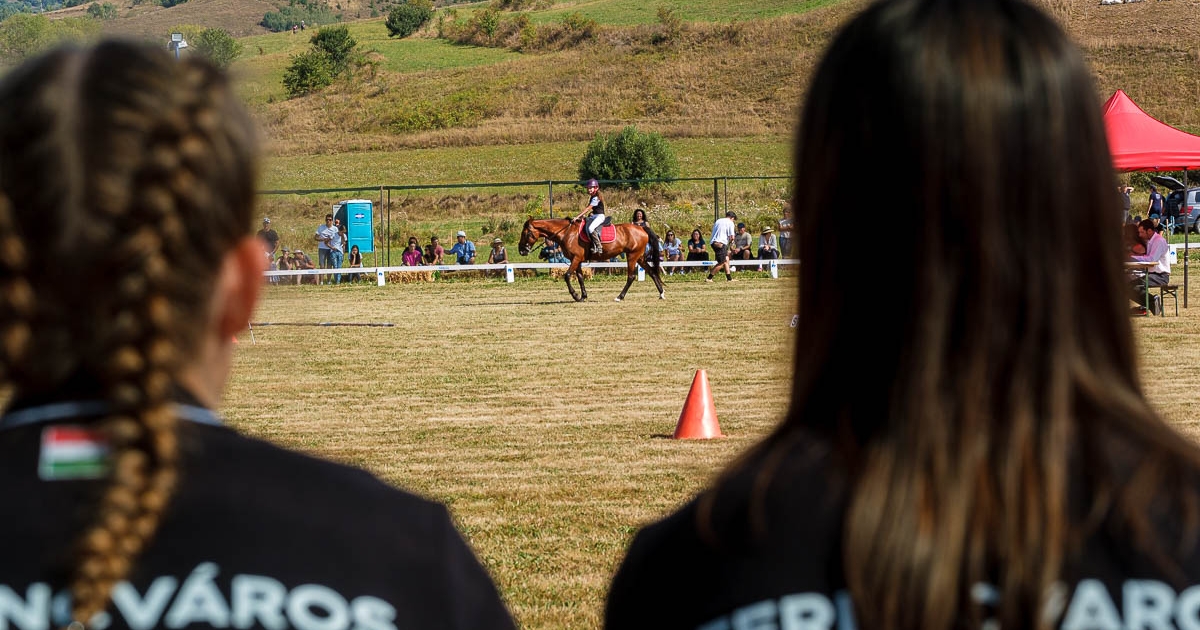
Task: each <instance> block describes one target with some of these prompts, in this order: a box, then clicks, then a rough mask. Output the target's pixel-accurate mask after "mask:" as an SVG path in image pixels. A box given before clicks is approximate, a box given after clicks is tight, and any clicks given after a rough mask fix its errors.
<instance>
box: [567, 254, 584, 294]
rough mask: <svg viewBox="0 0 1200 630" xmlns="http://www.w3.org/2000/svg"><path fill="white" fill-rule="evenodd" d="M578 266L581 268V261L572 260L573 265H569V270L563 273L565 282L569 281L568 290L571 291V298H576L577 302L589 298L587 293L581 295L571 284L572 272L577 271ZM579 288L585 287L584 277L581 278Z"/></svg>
mask: <svg viewBox="0 0 1200 630" xmlns="http://www.w3.org/2000/svg"><path fill="white" fill-rule="evenodd" d="M578 268H579V261H578V260H572V261H571V266H570V267H567V272H566V273H564V274H563V282H566V283H567V291H568V292H570V294H571V299H573V300H575V301H576V302H579V301H581V300H584V299H586V298H587V294H586V293H585V294H584V295H583V297H580V296H579V294H578V293H576V292H575V287H573V286H571V274H573V273H576V270H577V269H578ZM579 288H580V289H583V279H582V278H581V279H580V280H579Z"/></svg>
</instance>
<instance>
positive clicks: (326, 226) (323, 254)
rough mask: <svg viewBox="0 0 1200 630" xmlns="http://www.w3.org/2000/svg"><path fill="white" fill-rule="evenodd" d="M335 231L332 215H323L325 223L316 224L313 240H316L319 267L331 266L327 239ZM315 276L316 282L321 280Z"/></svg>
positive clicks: (326, 267)
mask: <svg viewBox="0 0 1200 630" xmlns="http://www.w3.org/2000/svg"><path fill="white" fill-rule="evenodd" d="M336 233H337V228H335V227H333V215H332V214H327V215H325V223H322V224H321V225H318V226H317V231H316V233H315V234H313V240H314V241H316V242H317V266H318V267H319V268H321V269H329V268H330V267H332V266H333V265H332V264H331V259H330V255H329V252H330V251H331V249H330V247H329V239H331V238H333V235H334V234H336ZM317 278H318V280H317V281H318V282H321V281H322V280H323V278H321V277H320V276H317Z"/></svg>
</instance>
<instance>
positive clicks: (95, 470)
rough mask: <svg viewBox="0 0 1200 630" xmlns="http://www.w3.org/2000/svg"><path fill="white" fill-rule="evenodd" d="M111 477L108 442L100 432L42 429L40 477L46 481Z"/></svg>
mask: <svg viewBox="0 0 1200 630" xmlns="http://www.w3.org/2000/svg"><path fill="white" fill-rule="evenodd" d="M107 474H108V443H107V442H106V441H105V439H104V435H103V434H102V433H100V432H99V431H95V430H92V429H85V428H83V427H78V426H64V425H58V426H51V427H46V428H45V429H42V451H41V455H40V456H39V458H38V476H39V477H41V478H42V480H43V481H64V480H71V479H99V478H101V477H104V476H105V475H107Z"/></svg>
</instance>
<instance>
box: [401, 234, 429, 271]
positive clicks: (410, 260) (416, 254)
mask: <svg viewBox="0 0 1200 630" xmlns="http://www.w3.org/2000/svg"><path fill="white" fill-rule="evenodd" d="M400 258H401V259H403V260H404V266H405V267H417V266H420V265H421V263H423V262H425V256H424V253H423V252H422V251H421V245H420V244H419V243H417V237H415V236H410V237H408V245H406V246H405V247H404V253H403V254H401V256H400Z"/></svg>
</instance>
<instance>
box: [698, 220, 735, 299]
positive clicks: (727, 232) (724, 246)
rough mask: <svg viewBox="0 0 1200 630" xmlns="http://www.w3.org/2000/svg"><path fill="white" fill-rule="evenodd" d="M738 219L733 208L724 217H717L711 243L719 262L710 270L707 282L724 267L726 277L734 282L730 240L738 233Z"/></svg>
mask: <svg viewBox="0 0 1200 630" xmlns="http://www.w3.org/2000/svg"><path fill="white" fill-rule="evenodd" d="M735 220H737V215H736V214H734V212H733V210H729V211H727V212H726V213H725V218H724V219H717V222H716V223H714V224H713V231H712V238H711V239H709V245H711V246H712V248H713V253H714V254H716V256H715V257H716V259H717V264H716V266H715V267H713V268H712V269H709V270H708V277H707V278H705V279H704V281H705V282H712V280H713V274H714V273H716V272H717V271H719V270H721V269H722V268H724V269H725V279H726V280H728V281H730V282H733V276H732V275H731V274H730V273H729V241H730V239H732V238H733V236H734V234H735V233H736V226H735V224H734V221H735Z"/></svg>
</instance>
